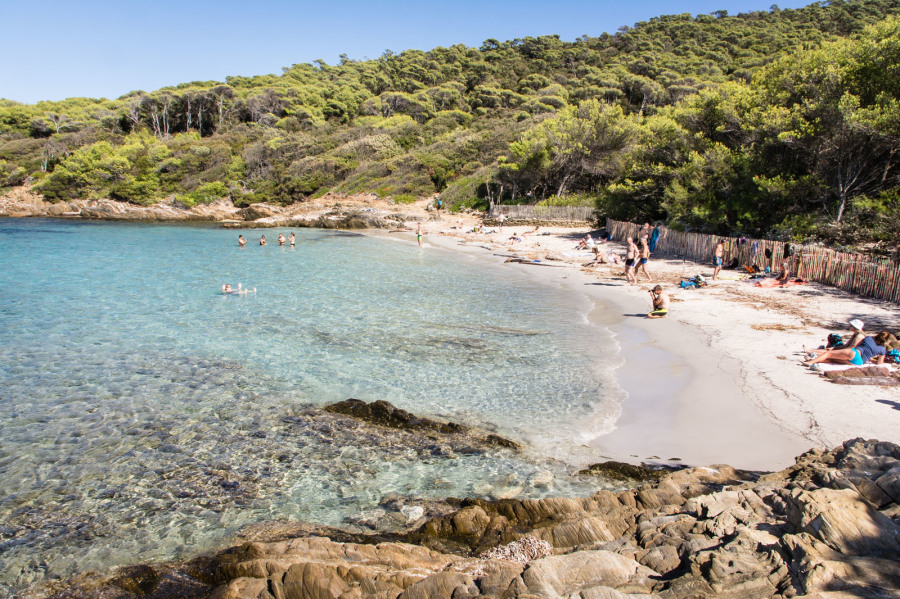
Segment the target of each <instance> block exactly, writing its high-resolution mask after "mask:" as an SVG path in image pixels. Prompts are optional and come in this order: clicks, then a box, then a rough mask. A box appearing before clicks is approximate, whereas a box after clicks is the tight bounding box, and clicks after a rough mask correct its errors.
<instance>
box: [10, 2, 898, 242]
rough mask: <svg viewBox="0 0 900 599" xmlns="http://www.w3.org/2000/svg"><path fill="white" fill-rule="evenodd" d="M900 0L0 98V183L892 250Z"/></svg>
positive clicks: (51, 192) (92, 193)
mask: <svg viewBox="0 0 900 599" xmlns="http://www.w3.org/2000/svg"><path fill="white" fill-rule="evenodd" d="M898 161H900V0H848V1H841V0H833V1H830V2H816V3H813V4H811V5H809V6H807V7H805V8H802V9H796V10H793V9H792V10H788V9H784V10H782V9H780V8H778V6H777V5H773V6H772V7H771V8H770V9H769V10H768V11H759V12H752V13H744V14H738V15H729V14H728V13H727V12H726V11H717V12H715V13H712V14H709V15H699V16H696V17H695V16H692V15H690V14H681V15H668V16H660V17H657V18H653V19H650V20H649V21H646V22H640V23H637V24H635V25H633V26H623V27H621V28H620V29H619V30H618V31H617V32H616V33H615V34H605V33H604V34H603V35H600V36H599V37H589V36H584V37H581V38H578V39H577V40H575V41H574V42H566V41H562V40H561V39H559V37H558V36H543V37H537V38H532V37H525V38H522V39H514V40H510V41H498V40H494V39H489V40H485V41H484V42H483V43H482V45H481V47H479V48H472V47H467V46H464V45H455V46H452V47H449V48H443V47H438V48H434V49H432V50H429V51H422V50H406V51H403V52H399V53H394V52H392V51H385V53H384V54H383V55H382V56H380V57H379V58H377V59H374V60H364V61H359V60H351V59H349V58H347V57H346V56H342V58H341V61H340V64H337V65H333V66H332V65H328V64H325V63H324V62H323V61H315V62H314V63H313V64H295V65H293V66H291V67H286V68H284V69H283V72H282V73H281V74H280V75H264V76H256V77H229V78H227V79H226V81H224V82H219V81H194V82H190V83H182V84H179V85H176V86H173V87H166V88H163V89H160V90H156V91H152V92H144V91H134V92H131V93H128V94H126V95H124V96H122V97H120V98H117V99H114V100H107V99H90V98H70V99H67V100H64V101H59V102H38V103H37V104H33V105H30V104H20V103H17V102H13V101H9V100H0V187H3V188H9V187H14V186H19V185H25V184H30V185H32V186H33V189H34V190H35V191H36V192H38V193H41V194H43V195H44V197H45V198H46V199H48V200H50V201H64V200H68V199H73V198H93V197H110V198H114V199H119V200H123V201H128V202H133V203H137V204H151V203H154V202H158V201H171V200H172V199H173V198H174V199H175V200H176V201H178V202H180V203H182V204H183V205H185V206H192V205H196V204H198V203H204V202H210V201H214V200H217V199H220V198H223V197H230V198H231V199H232V200H233V201H234V202H235V203H236V204H238V205H244V204H250V203H254V202H272V203H279V204H290V203H294V202H303V201H305V200H307V199H309V198H315V197H320V196H322V195H324V194H325V193H327V192H335V193H342V194H353V193H376V194H378V195H380V196H382V197H387V198H391V199H393V200H394V201H396V202H407V201H411V200H413V199H415V198H419V197H427V196H431V195H432V194H436V193H439V194H441V198H442V200H443V202H444V204H445V205H447V206H449V207H450V208H452V209H461V208H467V207H472V208H478V209H484V208H486V207H487V206H488V205H489V204H490V203H506V204H521V203H544V204H555V203H556V204H580V205H593V206H596V207H597V209H598V214H599V216H600V217H601V218H604V217H607V216H608V217H612V218H616V219H621V220H635V221H637V220H640V221H644V220H652V221H663V222H666V223H667V224H668V225H669V226H671V227H673V228H677V229H685V230H697V231H707V232H716V233H732V234H744V235H754V236H768V237H775V238H783V239H792V240H821V241H825V242H829V243H835V244H841V245H862V244H870V243H872V242H879V243H881V244H882V246H884V245H886V244H896V242H898V241H900V166H898Z"/></svg>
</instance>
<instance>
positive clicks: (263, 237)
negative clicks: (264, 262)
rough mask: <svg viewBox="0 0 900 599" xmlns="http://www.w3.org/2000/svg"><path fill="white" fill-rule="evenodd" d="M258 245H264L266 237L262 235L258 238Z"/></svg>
mask: <svg viewBox="0 0 900 599" xmlns="http://www.w3.org/2000/svg"><path fill="white" fill-rule="evenodd" d="M259 245H266V236H265V235H263V236H262V237H260V238H259Z"/></svg>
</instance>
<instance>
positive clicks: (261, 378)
mask: <svg viewBox="0 0 900 599" xmlns="http://www.w3.org/2000/svg"><path fill="white" fill-rule="evenodd" d="M263 232H264V233H266V234H267V237H268V238H269V239H270V244H269V245H268V246H267V247H264V248H262V247H260V246H259V245H258V244H257V240H258V238H259V233H260V232H259V231H251V232H249V233H248V232H244V233H245V235H247V236H248V237H250V239H251V242H250V243H249V244H248V245H247V247H245V248H243V249H239V248H238V247H237V244H236V242H235V240H236V237H237V234H238V232H237V231H228V230H223V229H219V228H215V227H204V226H162V225H137V224H119V223H92V222H87V223H85V222H69V221H54V220H36V219H28V220H26V219H8V220H0V253H2V256H3V268H2V269H0V289H2V290H3V300H2V302H0V481H2V483H0V485H2V488H0V596H9V595H11V594H12V593H14V592H15V589H16V588H21V586H22V585H27V584H30V583H32V582H35V581H40V580H46V579H49V578H57V577H61V576H67V575H69V574H72V573H74V572H78V571H82V570H89V569H97V570H104V569H107V568H109V567H111V566H116V565H122V564H129V563H136V562H146V561H151V560H159V559H173V558H186V557H190V556H192V555H195V554H198V553H200V552H204V551H211V550H214V549H215V548H217V547H218V546H220V545H221V544H222V543H225V542H227V540H228V538H229V536H230V535H232V534H233V533H234V532H235V531H236V530H238V529H239V528H240V527H242V526H244V525H247V524H250V523H255V522H260V521H264V520H269V519H278V518H285V519H294V520H302V521H308V522H317V523H323V524H329V525H348V524H350V523H353V522H358V521H359V520H360V519H364V518H365V516H366V515H367V514H375V515H377V514H378V513H380V512H383V510H384V509H385V508H383V502H384V500H385V499H386V498H389V497H401V498H402V497H426V498H427V497H433V498H438V497H448V496H455V497H465V496H482V497H499V496H518V497H542V496H547V495H576V494H585V493H589V492H590V491H591V490H592V489H595V488H596V484H597V483H596V481H585V480H582V479H580V478H578V477H576V476H573V475H572V474H571V473H572V472H574V471H575V466H576V464H575V463H574V462H576V461H580V460H583V459H585V456H583V455H582V454H581V453H580V452H581V451H582V450H583V447H584V444H585V441H586V440H588V439H590V438H593V437H595V436H596V435H598V434H600V433H603V432H604V431H606V430H609V427H610V426H611V422H612V421H613V420H614V418H615V416H616V414H617V413H618V405H619V403H618V402H619V399H618V390H617V388H616V387H615V385H614V382H613V378H612V367H613V366H615V364H614V362H615V354H616V351H615V345H614V343H613V341H612V340H611V338H610V337H609V334H608V333H607V332H606V331H605V330H604V329H601V328H598V327H595V326H593V325H590V324H589V323H588V322H587V319H586V317H585V314H586V313H587V311H588V309H589V308H590V306H589V304H588V303H587V301H586V300H576V301H574V305H573V297H572V294H571V293H567V292H565V290H563V289H560V288H557V287H553V286H549V285H540V284H538V283H536V282H535V280H533V279H532V278H530V273H528V272H526V269H522V268H521V267H519V268H514V267H510V266H503V265H495V264H492V263H489V262H487V261H486V260H483V259H482V258H479V257H474V256H466V255H463V254H460V253H458V252H451V251H447V250H442V249H439V248H435V247H428V248H425V249H420V248H418V247H417V246H416V245H415V244H414V243H409V242H408V241H406V240H397V239H393V238H386V237H370V236H361V235H352V234H347V233H339V232H325V231H317V230H297V231H295V233H296V235H297V247H296V249H290V248H288V247H279V246H278V245H277V243H272V242H274V240H275V238H276V237H277V233H278V232H277V231H273V230H268V231H263ZM284 232H285V234H287V233H288V231H286V230H285V231H284ZM225 282H230V283H231V284H232V285H237V283H238V282H241V283H242V284H243V285H244V286H245V287H251V288H252V287H256V289H257V292H256V293H255V294H249V295H245V296H234V295H231V296H224V295H222V294H221V293H219V289H220V287H221V285H222V283H225ZM579 301H582V302H583V305H582V304H579ZM349 397H354V398H359V399H363V400H366V401H373V400H377V399H384V400H387V401H389V402H391V403H393V404H395V405H397V406H398V407H401V408H404V409H407V410H409V411H411V412H414V413H415V414H418V415H421V416H430V417H437V418H444V419H449V420H453V421H456V422H462V423H466V424H470V425H476V426H480V427H484V428H487V429H490V430H494V431H496V432H497V433H499V434H501V435H504V436H507V437H510V438H513V439H515V440H518V441H521V442H524V443H527V444H528V445H529V447H530V449H529V450H528V451H526V452H525V453H524V454H518V455H517V454H514V453H512V452H509V451H506V450H498V451H496V452H491V453H489V454H480V455H465V454H458V455H456V454H453V455H449V456H448V455H446V453H444V454H441V453H440V452H438V453H437V454H436V455H435V456H434V457H433V458H431V457H428V456H427V454H425V457H423V453H422V452H421V451H417V450H416V448H394V449H392V450H391V451H390V452H387V453H385V452H384V451H381V452H379V450H378V449H377V448H371V447H366V446H365V444H361V443H347V442H346V440H344V441H340V435H339V434H335V433H336V432H339V431H330V430H328V427H321V426H317V427H311V426H309V425H308V423H307V424H304V421H303V420H302V419H298V418H296V417H295V415H296V414H299V413H301V412H302V411H303V410H304V409H306V408H308V406H309V405H310V404H314V405H324V404H326V403H331V402H334V401H339V400H343V399H346V398H349ZM335 439H338V441H337V442H336V441H335ZM574 456H578V458H575V457H574Z"/></svg>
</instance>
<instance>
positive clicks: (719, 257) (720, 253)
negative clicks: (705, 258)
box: [713, 239, 725, 281]
mask: <svg viewBox="0 0 900 599" xmlns="http://www.w3.org/2000/svg"><path fill="white" fill-rule="evenodd" d="M724 258H725V240H724V239H720V240H719V243H717V244H716V255H715V257H714V258H713V265H715V267H716V272H714V273H713V281H715V280H716V279H718V278H719V271H720V270H722V261H723V260H724Z"/></svg>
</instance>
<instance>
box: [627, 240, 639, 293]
mask: <svg viewBox="0 0 900 599" xmlns="http://www.w3.org/2000/svg"><path fill="white" fill-rule="evenodd" d="M627 241H628V249H627V250H626V251H625V281H627V282H628V284H629V285H631V284H637V275H636V274H634V262H635V259H636V258H637V254H638V249H637V246H636V245H634V239H633V238H632V237H629V238H628V239H627Z"/></svg>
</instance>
